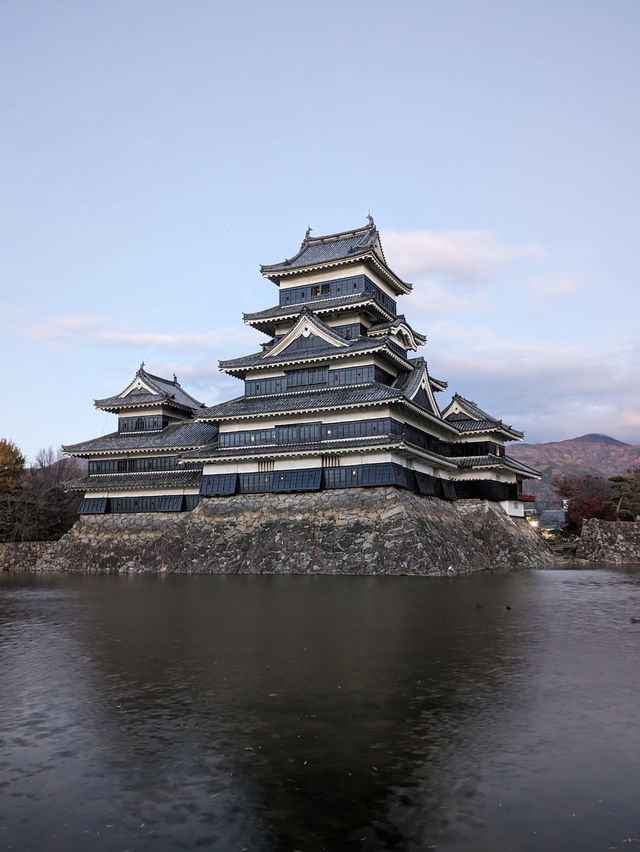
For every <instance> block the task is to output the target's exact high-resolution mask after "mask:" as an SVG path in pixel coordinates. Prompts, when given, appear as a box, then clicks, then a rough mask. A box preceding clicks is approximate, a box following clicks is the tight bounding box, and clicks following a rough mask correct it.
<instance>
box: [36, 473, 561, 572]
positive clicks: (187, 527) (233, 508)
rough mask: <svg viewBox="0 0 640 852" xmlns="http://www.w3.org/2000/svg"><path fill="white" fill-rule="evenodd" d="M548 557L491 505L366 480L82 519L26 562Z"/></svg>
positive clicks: (450, 568) (461, 566) (504, 564)
mask: <svg viewBox="0 0 640 852" xmlns="http://www.w3.org/2000/svg"><path fill="white" fill-rule="evenodd" d="M552 563H553V559H552V556H551V553H550V551H549V549H548V548H547V546H546V544H545V543H544V542H543V541H542V539H541V538H540V537H539V536H538V535H537V534H536V533H535V531H533V530H532V529H531V527H530V526H529V524H528V523H527V522H526V521H524V520H520V519H514V518H510V517H509V516H508V515H507V514H506V513H505V512H504V511H503V509H502V508H501V507H500V506H499V505H498V504H495V503H488V502H486V501H477V500H460V501H456V502H455V503H448V502H445V501H441V500H437V499H434V498H428V497H420V496H419V495H416V494H413V493H411V492H408V491H401V490H398V489H395V488H373V489H367V490H363V489H358V491H357V492H356V491H355V490H354V491H350V490H346V489H345V490H343V491H323V492H313V493H306V494H304V493H302V494H300V493H296V494H264V495H260V494H252V495H245V496H234V497H219V498H215V499H212V500H204V501H202V502H201V503H200V505H199V506H198V507H197V508H196V509H194V511H193V512H189V513H183V514H151V513H149V514H131V515H93V516H91V515H88V516H83V517H81V518H80V519H79V520H78V521H77V523H76V524H75V526H74V527H73V528H72V529H71V530H70V531H69V532H68V533H67V534H66V535H65V536H64V537H63V538H62V539H60V541H59V542H55V543H54V544H53V546H49V547H48V548H47V549H46V550H44V551H43V553H42V554H40V557H39V558H38V559H37V560H36V561H35V564H34V565H33V567H34V568H35V570H42V571H47V570H63V571H80V572H113V573H115V572H152V573H153V572H166V571H168V572H180V573H191V572H192V573H250V574H259V573H268V574H270V573H291V574H307V573H322V574H434V575H440V574H447V573H448V574H453V573H456V574H458V573H461V574H468V573H471V572H472V571H483V570H499V571H511V570H517V569H522V568H545V567H550V566H551V565H552Z"/></svg>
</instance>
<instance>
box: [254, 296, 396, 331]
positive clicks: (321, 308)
mask: <svg viewBox="0 0 640 852" xmlns="http://www.w3.org/2000/svg"><path fill="white" fill-rule="evenodd" d="M364 305H371V306H372V307H373V308H374V309H375V310H376V311H377V312H378V313H381V314H383V315H385V316H391V314H390V312H389V311H387V310H386V309H385V308H383V307H382V306H381V305H380V303H379V302H377V301H376V300H375V299H374V298H373V297H372V296H371V295H369V294H366V293H352V294H351V295H348V296H336V297H335V298H334V299H313V300H309V301H308V302H298V303H296V304H293V305H275V306H274V307H272V308H267V309H266V310H264V311H256V312H255V313H252V314H243V317H244V321H245V322H246V323H248V324H249V325H252V324H253V323H255V324H256V325H258V324H259V323H262V322H267V321H268V320H273V319H286V318H287V317H296V316H298V314H299V313H300V312H301V310H302V309H303V308H310V309H311V310H312V311H313V312H314V313H323V312H325V311H333V310H337V309H338V308H351V307H354V308H356V307H362V306H364Z"/></svg>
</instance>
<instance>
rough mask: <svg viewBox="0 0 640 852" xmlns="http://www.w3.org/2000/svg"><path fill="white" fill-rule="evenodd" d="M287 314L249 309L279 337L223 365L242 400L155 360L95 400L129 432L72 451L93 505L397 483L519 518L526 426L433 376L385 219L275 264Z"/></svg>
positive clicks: (172, 506) (174, 505)
mask: <svg viewBox="0 0 640 852" xmlns="http://www.w3.org/2000/svg"><path fill="white" fill-rule="evenodd" d="M261 271H262V274H263V275H264V276H265V277H266V278H269V279H270V280H271V281H272V282H273V283H274V284H276V285H277V287H278V289H279V301H278V304H277V305H275V306H274V307H271V308H267V309H266V310H263V311H259V312H257V313H252V314H245V315H244V321H245V323H247V324H248V325H251V326H252V327H253V328H255V329H257V330H258V331H261V332H263V333H265V334H267V335H268V337H269V340H268V341H267V342H266V343H263V344H262V348H261V350H260V351H259V352H255V353H253V354H251V355H245V356H243V357H241V358H234V359H232V360H229V361H223V362H221V363H220V368H221V370H223V371H224V372H226V373H228V374H229V375H231V376H235V377H236V378H239V379H242V380H244V394H243V395H242V396H239V397H236V398H235V399H232V400H229V401H228V402H224V403H222V404H220V405H215V406H213V407H211V408H207V407H205V406H204V405H203V404H202V403H200V402H198V401H197V400H196V399H194V398H193V397H192V396H190V395H189V394H188V393H186V392H185V391H184V390H183V389H182V387H181V386H180V384H179V383H178V381H177V379H176V377H175V376H174V377H173V379H172V380H169V379H163V378H160V377H158V376H154V375H152V374H151V373H149V372H147V371H146V370H145V369H144V364H142V365H141V367H140V369H139V370H138V372H137V373H136V375H135V378H134V379H133V381H132V382H131V383H130V384H129V385H128V386H127V387H126V388H125V389H124V390H123V391H122V392H121V393H119V394H117V395H116V396H113V397H109V398H107V399H100V400H96V403H95V405H96V407H97V408H99V409H102V410H103V411H108V412H112V413H114V414H117V415H118V431H117V432H113V433H110V434H108V435H104V436H102V437H100V438H94V439H92V440H89V441H83V442H82V443H79V444H74V445H71V446H67V447H64V450H65V452H66V453H67V454H69V455H72V456H77V457H80V458H85V459H87V460H88V463H89V469H88V475H87V476H86V477H84V478H83V479H81V480H78V481H77V482H76V483H75V484H74V487H75V488H77V489H78V490H83V491H84V492H85V499H84V500H83V502H82V505H81V507H80V512H81V513H84V514H101V513H104V512H147V511H160V512H177V511H185V510H190V509H192V508H193V507H194V506H195V505H196V504H197V503H198V502H199V500H200V499H203V498H215V497H220V496H229V495H233V494H253V493H264V492H277V493H282V492H292V491H294V492H295V491H298V492H301V491H318V490H325V489H327V490H331V489H337V488H359V487H367V486H395V487H398V488H406V489H409V490H411V491H414V492H416V493H418V494H423V495H427V496H431V497H439V498H442V499H446V500H453V499H460V498H471V497H473V498H483V499H489V500H493V501H500V502H501V503H502V504H503V505H504V507H505V508H506V509H507V511H508V512H509V513H510V514H512V515H518V516H521V515H522V514H523V512H522V506H523V503H522V501H521V500H520V499H519V495H520V494H521V493H522V482H523V481H524V480H525V479H528V478H539V476H538V474H537V472H536V471H534V470H532V469H531V468H529V467H527V466H526V465H524V464H522V463H520V462H517V461H516V460H515V459H512V458H510V457H509V456H508V455H506V453H505V443H506V442H507V441H513V440H521V439H522V437H523V435H522V433H521V432H519V431H517V430H516V429H514V428H512V427H511V426H507V425H505V424H504V423H503V422H502V421H501V420H496V419H495V418H494V417H491V416H490V415H488V414H487V413H486V412H484V411H483V410H482V409H480V408H479V407H478V406H477V405H476V404H475V403H473V402H471V401H469V400H467V399H464V398H463V397H461V396H459V395H458V394H455V395H454V396H453V398H452V400H451V401H450V402H449V404H448V405H447V406H446V407H445V408H444V409H442V410H441V409H440V408H439V406H438V403H437V402H436V397H435V394H436V393H438V392H442V391H444V390H445V389H446V387H447V383H446V382H444V381H440V380H439V379H435V378H433V377H432V376H430V375H429V371H428V369H427V363H426V361H425V360H424V358H422V357H419V356H418V357H412V356H411V355H410V353H412V352H415V351H416V349H417V348H418V347H419V346H421V345H422V344H424V343H425V341H426V338H425V337H424V335H422V334H420V333H418V332H417V331H415V330H414V329H413V328H412V327H411V325H410V324H409V323H408V321H407V320H406V319H405V316H404V314H399V313H398V312H397V307H396V300H397V298H398V297H399V296H402V295H406V294H408V293H410V292H411V289H412V286H411V284H408V283H406V282H404V281H402V280H401V279H400V278H399V277H398V276H397V275H396V274H395V273H394V272H393V271H392V270H391V269H390V268H389V266H388V265H387V263H386V260H385V257H384V253H383V250H382V245H381V242H380V235H379V233H378V230H377V228H376V226H375V223H374V221H373V219H372V218H371V217H369V221H368V224H367V225H365V226H364V227H362V228H358V229H356V230H353V231H344V232H341V233H337V234H330V235H327V236H323V237H312V236H311V235H310V231H307V233H306V235H305V238H304V240H303V242H302V245H301V247H300V250H299V251H298V253H297V254H296V255H295V256H294V257H292V258H291V259H287V260H285V261H283V262H282V263H276V264H273V265H270V266H263V267H261Z"/></svg>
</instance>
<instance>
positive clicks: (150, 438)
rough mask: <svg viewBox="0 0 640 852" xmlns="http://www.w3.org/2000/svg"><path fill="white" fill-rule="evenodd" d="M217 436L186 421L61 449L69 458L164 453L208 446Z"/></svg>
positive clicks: (209, 427)
mask: <svg viewBox="0 0 640 852" xmlns="http://www.w3.org/2000/svg"><path fill="white" fill-rule="evenodd" d="M217 434H218V427H217V426H215V425H214V424H212V423H203V422H202V421H199V420H189V421H187V422H186V423H176V424H174V425H172V426H167V427H166V429H162V430H160V431H158V432H111V433H110V434H108V435H102V436H101V437H100V438H92V439H91V440H89V441H81V442H80V443H79V444H70V445H68V446H65V447H63V448H62V449H63V450H64V452H65V453H69V455H76V456H78V455H79V456H82V455H85V454H89V453H98V452H107V453H114V452H120V451H125V450H166V449H171V448H173V447H176V448H178V449H180V448H182V447H189V448H190V447H199V446H201V445H202V444H208V443H210V442H211V441H212V440H213V439H214V438H215V436H216V435H217Z"/></svg>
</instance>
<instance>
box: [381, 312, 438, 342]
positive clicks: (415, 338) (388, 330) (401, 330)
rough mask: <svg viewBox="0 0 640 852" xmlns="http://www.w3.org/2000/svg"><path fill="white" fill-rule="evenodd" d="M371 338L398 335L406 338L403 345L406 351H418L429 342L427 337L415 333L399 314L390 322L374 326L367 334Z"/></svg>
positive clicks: (402, 315)
mask: <svg viewBox="0 0 640 852" xmlns="http://www.w3.org/2000/svg"><path fill="white" fill-rule="evenodd" d="M367 334H369V335H370V336H371V337H382V336H383V335H387V334H397V335H398V336H399V337H401V338H405V342H404V343H403V345H404V347H405V349H417V348H418V346H424V344H425V343H426V342H427V338H426V335H424V334H420V332H418V331H415V330H414V329H413V328H411V326H410V325H409V323H408V322H407V320H406V318H405V316H404V314H398V316H397V317H395V318H394V319H393V320H391V321H390V322H379V323H376V324H375V325H372V326H371V328H370V329H369V331H368V332H367Z"/></svg>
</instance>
